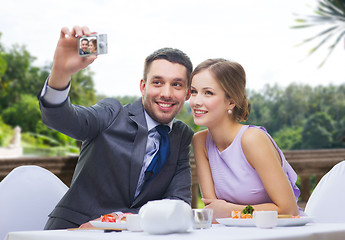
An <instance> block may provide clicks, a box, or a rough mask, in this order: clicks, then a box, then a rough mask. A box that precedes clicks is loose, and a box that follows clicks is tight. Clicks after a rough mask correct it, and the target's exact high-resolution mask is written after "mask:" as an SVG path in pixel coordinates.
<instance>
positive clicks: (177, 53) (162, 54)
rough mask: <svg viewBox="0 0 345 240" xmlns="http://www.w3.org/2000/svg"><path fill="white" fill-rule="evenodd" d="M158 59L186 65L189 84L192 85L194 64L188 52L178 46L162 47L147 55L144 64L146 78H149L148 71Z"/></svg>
mask: <svg viewBox="0 0 345 240" xmlns="http://www.w3.org/2000/svg"><path fill="white" fill-rule="evenodd" d="M157 59H165V60H167V61H169V62H172V63H178V64H181V65H183V66H185V67H186V73H187V80H188V82H187V86H188V88H189V87H190V75H191V72H192V71H193V64H192V62H191V61H190V59H189V57H188V56H187V54H185V53H184V52H182V51H181V50H179V49H176V48H161V49H158V50H157V51H155V52H153V53H152V54H151V55H149V56H147V57H146V59H145V65H144V80H145V81H146V80H147V73H148V71H149V69H150V66H151V63H152V62H153V61H154V60H157Z"/></svg>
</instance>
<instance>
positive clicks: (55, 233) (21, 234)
mask: <svg viewBox="0 0 345 240" xmlns="http://www.w3.org/2000/svg"><path fill="white" fill-rule="evenodd" d="M43 239H44V240H79V239H80V240H88V239H89V240H107V239H119V240H138V239H140V240H145V239H150V240H152V239H153V240H154V239H162V240H168V239H171V240H172V239H173V240H184V239H186V240H187V239H188V240H204V239H205V240H218V239H219V240H221V239H226V240H231V239H239V240H241V239H251V240H256V239H265V240H267V239H308V240H309V239H310V240H311V239H313V240H318V239H320V240H321V239H322V240H325V239H332V240H333V239H334V240H337V239H341V240H343V239H345V223H308V224H306V225H303V226H284V227H274V228H269V229H264V228H257V227H255V226H254V227H253V226H252V227H243V226H226V225H223V224H212V226H211V227H210V228H208V229H188V231H186V232H183V233H170V234H157V235H154V234H149V233H147V232H131V231H128V230H123V231H104V230H94V229H93V230H92V229H87V230H85V229H84V230H83V229H67V230H41V231H17V232H9V233H8V234H7V236H6V238H5V240H43Z"/></svg>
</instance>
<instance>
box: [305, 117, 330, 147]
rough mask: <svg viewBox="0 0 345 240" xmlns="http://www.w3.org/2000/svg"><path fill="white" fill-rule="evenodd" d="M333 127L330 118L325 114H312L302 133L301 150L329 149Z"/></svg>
mask: <svg viewBox="0 0 345 240" xmlns="http://www.w3.org/2000/svg"><path fill="white" fill-rule="evenodd" d="M333 132H334V125H333V120H332V118H331V117H330V116H329V115H328V114H327V113H325V112H318V113H314V114H313V115H311V116H310V118H309V119H308V120H307V122H306V124H305V126H304V128H303V131H302V148H304V149H318V148H331V147H332V144H333Z"/></svg>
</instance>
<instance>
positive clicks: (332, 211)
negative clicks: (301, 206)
mask: <svg viewBox="0 0 345 240" xmlns="http://www.w3.org/2000/svg"><path fill="white" fill-rule="evenodd" d="M344 204H345V161H342V162H340V163H338V164H336V165H335V166H334V167H333V168H332V169H331V170H330V171H329V172H328V173H327V174H325V175H324V176H323V177H322V178H321V180H320V182H319V183H318V184H317V186H316V187H315V189H314V191H313V193H312V194H311V196H310V198H309V200H308V202H307V205H306V207H305V213H306V214H307V215H308V216H312V217H314V218H315V222H324V223H326V222H327V223H336V222H345V208H344Z"/></svg>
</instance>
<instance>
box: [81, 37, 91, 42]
mask: <svg viewBox="0 0 345 240" xmlns="http://www.w3.org/2000/svg"><path fill="white" fill-rule="evenodd" d="M82 41H87V42H89V39H87V38H83V39H82V40H81V41H80V42H82Z"/></svg>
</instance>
